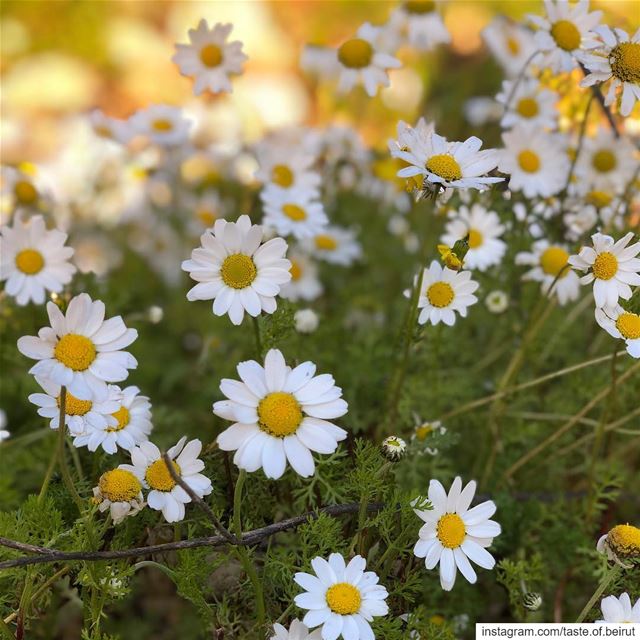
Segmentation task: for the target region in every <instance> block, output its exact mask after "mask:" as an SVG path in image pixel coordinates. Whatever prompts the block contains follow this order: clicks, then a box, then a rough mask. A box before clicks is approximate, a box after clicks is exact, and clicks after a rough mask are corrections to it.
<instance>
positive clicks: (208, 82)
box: [171, 18, 248, 96]
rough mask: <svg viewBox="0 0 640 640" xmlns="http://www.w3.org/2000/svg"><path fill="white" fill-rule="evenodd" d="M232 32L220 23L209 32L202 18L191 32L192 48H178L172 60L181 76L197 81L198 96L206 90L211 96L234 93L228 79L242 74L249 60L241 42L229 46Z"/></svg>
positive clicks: (230, 28) (185, 45)
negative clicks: (223, 92)
mask: <svg viewBox="0 0 640 640" xmlns="http://www.w3.org/2000/svg"><path fill="white" fill-rule="evenodd" d="M232 30H233V25H231V24H219V23H218V24H216V25H215V26H214V27H213V28H212V29H209V25H208V24H207V21H206V20H205V19H204V18H203V19H202V20H200V22H199V23H198V27H197V29H189V41H190V44H176V50H177V53H176V54H175V55H174V56H173V58H171V60H172V61H173V62H175V63H176V64H177V65H178V68H179V69H180V73H181V74H182V75H184V76H191V77H193V78H195V84H194V85H193V92H194V93H195V95H197V96H199V95H200V94H201V93H202V92H203V91H204V90H205V89H208V90H209V91H211V92H212V93H220V92H221V91H229V92H231V91H233V89H232V87H231V81H230V80H229V76H230V75H231V74H240V73H242V65H243V63H244V62H245V61H246V60H247V59H248V57H247V56H246V55H245V54H244V53H243V52H242V42H240V41H239V40H235V41H233V42H227V38H228V37H229V34H230V33H231V31H232Z"/></svg>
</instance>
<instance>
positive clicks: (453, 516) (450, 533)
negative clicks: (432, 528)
mask: <svg viewBox="0 0 640 640" xmlns="http://www.w3.org/2000/svg"><path fill="white" fill-rule="evenodd" d="M466 533H467V532H466V529H465V527H464V522H463V521H462V518H461V517H460V516H459V515H458V514H457V513H445V514H444V515H443V516H442V517H441V518H440V520H438V525H437V534H436V535H437V536H438V540H440V543H441V544H442V546H443V547H445V548H447V549H456V548H457V547H459V546H460V545H461V544H462V543H463V541H464V537H465V535H466Z"/></svg>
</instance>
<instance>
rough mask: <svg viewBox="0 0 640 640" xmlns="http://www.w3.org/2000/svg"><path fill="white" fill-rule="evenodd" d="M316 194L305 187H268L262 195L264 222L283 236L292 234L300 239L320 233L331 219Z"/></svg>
mask: <svg viewBox="0 0 640 640" xmlns="http://www.w3.org/2000/svg"><path fill="white" fill-rule="evenodd" d="M315 195H316V194H315V192H313V191H309V190H306V189H287V190H283V189H280V188H278V187H275V188H274V187H270V186H268V187H267V188H266V189H263V191H262V193H261V194H260V198H261V199H262V202H263V207H264V218H263V219H262V224H263V225H264V226H266V227H272V228H273V229H275V230H276V232H277V233H278V234H279V235H281V236H288V235H292V236H293V237H294V238H296V239H297V240H302V239H304V238H311V237H313V236H315V235H317V234H318V233H321V232H322V230H323V229H324V227H326V225H327V224H328V223H329V218H327V215H326V214H325V212H324V207H323V206H322V203H321V202H320V201H318V200H316V199H315Z"/></svg>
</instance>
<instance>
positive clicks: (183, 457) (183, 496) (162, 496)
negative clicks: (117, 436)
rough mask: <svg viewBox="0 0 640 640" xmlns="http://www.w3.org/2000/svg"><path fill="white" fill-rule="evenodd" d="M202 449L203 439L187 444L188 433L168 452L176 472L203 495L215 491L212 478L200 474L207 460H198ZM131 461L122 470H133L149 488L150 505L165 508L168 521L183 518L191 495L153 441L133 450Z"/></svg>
mask: <svg viewBox="0 0 640 640" xmlns="http://www.w3.org/2000/svg"><path fill="white" fill-rule="evenodd" d="M185 443H186V444H185ZM201 450H202V442H200V440H190V441H189V442H188V443H187V438H186V436H183V437H182V438H180V440H179V441H178V443H177V444H176V445H175V446H173V447H171V448H170V449H169V450H168V451H167V453H168V455H169V458H170V460H171V464H172V465H173V470H174V471H175V472H176V475H178V476H179V477H180V479H181V480H183V481H184V482H185V483H186V484H187V485H188V486H189V488H190V489H191V490H192V491H193V492H194V493H195V494H196V495H197V496H199V497H200V498H202V497H203V496H206V495H209V494H210V493H211V491H212V490H213V487H212V486H211V480H209V478H207V477H206V476H203V475H202V474H201V473H199V472H200V471H202V470H203V469H204V462H202V460H199V459H198V456H199V455H200V451H201ZM131 462H132V463H133V465H127V464H122V465H120V469H126V470H127V471H131V472H132V473H133V474H134V475H135V476H136V478H138V480H140V482H141V483H142V486H143V487H145V488H147V489H150V491H149V493H148V494H147V504H148V505H149V506H150V507H151V508H152V509H155V510H156V511H162V515H163V516H164V518H165V520H166V521H167V522H179V521H180V520H183V519H184V505H185V504H186V503H188V502H191V497H190V496H189V494H188V493H187V492H186V491H185V490H184V489H183V488H182V487H181V486H180V485H179V484H178V483H177V482H176V481H175V480H174V479H173V478H172V477H171V473H170V472H169V469H168V467H167V465H166V463H165V461H164V460H163V458H162V454H161V453H160V449H158V447H156V445H155V444H153V442H148V441H147V442H143V443H142V444H140V445H139V446H137V447H135V448H134V449H132V450H131Z"/></svg>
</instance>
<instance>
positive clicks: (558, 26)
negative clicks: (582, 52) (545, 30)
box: [551, 20, 582, 51]
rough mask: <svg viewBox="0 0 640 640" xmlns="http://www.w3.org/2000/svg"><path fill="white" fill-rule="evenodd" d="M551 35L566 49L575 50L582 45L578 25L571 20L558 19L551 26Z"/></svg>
mask: <svg viewBox="0 0 640 640" xmlns="http://www.w3.org/2000/svg"><path fill="white" fill-rule="evenodd" d="M551 37H552V38H553V39H554V40H555V41H556V44H557V45H558V46H559V47H560V48H561V49H563V50H564V51H573V50H574V49H577V48H578V47H579V46H580V42H581V40H582V36H581V35H580V31H579V30H578V27H576V25H575V24H573V22H569V20H558V22H554V24H553V26H552V27H551Z"/></svg>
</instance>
